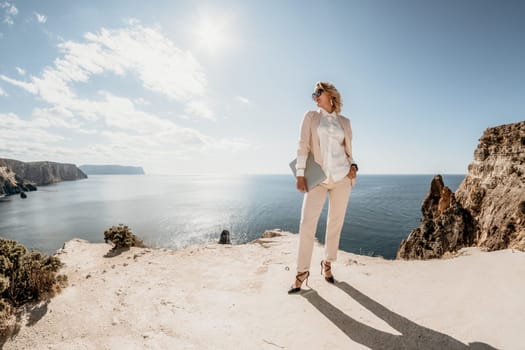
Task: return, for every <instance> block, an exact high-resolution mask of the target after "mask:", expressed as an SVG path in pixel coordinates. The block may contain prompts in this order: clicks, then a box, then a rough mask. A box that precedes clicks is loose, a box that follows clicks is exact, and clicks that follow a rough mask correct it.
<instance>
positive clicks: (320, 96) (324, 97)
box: [312, 88, 333, 113]
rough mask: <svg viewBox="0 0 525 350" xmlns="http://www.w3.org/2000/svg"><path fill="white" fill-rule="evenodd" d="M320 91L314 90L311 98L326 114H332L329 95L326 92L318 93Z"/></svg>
mask: <svg viewBox="0 0 525 350" xmlns="http://www.w3.org/2000/svg"><path fill="white" fill-rule="evenodd" d="M320 90H322V89H319V88H316V89H315V91H314V93H313V94H312V97H313V99H314V101H315V103H317V107H321V108H322V109H324V110H325V111H327V112H330V113H331V112H332V109H333V107H332V105H331V104H330V95H328V93H327V92H326V91H322V92H321V91H320Z"/></svg>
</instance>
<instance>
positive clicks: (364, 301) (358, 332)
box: [301, 282, 496, 350]
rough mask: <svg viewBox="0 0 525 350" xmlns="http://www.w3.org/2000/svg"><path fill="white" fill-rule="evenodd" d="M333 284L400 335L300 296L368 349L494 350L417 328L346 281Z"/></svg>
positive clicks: (310, 294) (320, 300) (318, 298)
mask: <svg viewBox="0 0 525 350" xmlns="http://www.w3.org/2000/svg"><path fill="white" fill-rule="evenodd" d="M335 285H336V286H337V287H338V288H339V289H341V290H342V291H343V292H345V293H346V294H348V295H349V296H350V297H351V298H352V299H354V300H355V301H357V302H358V303H359V304H361V305H362V306H363V307H365V308H366V309H367V310H369V311H370V312H372V313H373V314H375V315H376V316H377V317H379V318H380V319H382V320H384V321H385V322H386V323H388V324H389V325H390V326H391V327H392V328H394V329H396V330H397V331H399V333H401V335H395V334H391V333H388V332H383V331H380V330H378V329H375V328H373V327H370V326H368V325H366V324H363V323H361V322H359V321H357V320H355V319H353V318H352V317H350V316H348V315H347V314H345V313H344V312H342V311H341V310H339V309H337V308H336V307H335V306H333V305H332V304H330V303H329V302H328V301H326V300H325V299H323V298H322V297H321V296H320V295H319V294H318V293H317V292H316V291H315V290H313V289H312V290H311V291H309V292H305V293H302V294H301V295H302V296H303V297H304V298H306V299H307V300H308V301H309V302H310V303H311V304H312V305H313V306H314V307H315V308H316V309H317V310H319V311H320V312H321V313H322V314H323V315H324V316H326V317H327V318H328V319H329V320H330V321H331V322H332V323H333V324H334V325H336V326H337V328H339V329H340V330H341V331H342V332H343V333H345V334H346V335H347V336H348V337H349V338H350V339H352V340H353V341H355V342H357V343H359V344H362V345H365V346H367V347H369V348H371V349H374V350H378V349H389V350H390V349H436V350H442V349H453V350H455V349H476V350H477V349H479V350H489V349H496V348H494V347H492V346H490V345H488V344H485V343H478V342H475V343H470V344H468V345H467V344H464V343H462V342H460V341H459V340H457V339H455V338H453V337H451V336H449V335H446V334H443V333H440V332H437V331H434V330H432V329H429V328H426V327H423V326H420V325H418V324H416V323H414V322H412V321H410V320H409V319H407V318H405V317H403V316H401V315H398V314H396V313H395V312H392V311H391V310H389V309H387V308H386V307H384V306H383V305H381V304H379V303H378V302H376V301H375V300H373V299H371V298H369V297H368V296H366V295H364V294H363V293H361V292H360V291H359V290H357V289H355V288H354V287H352V286H350V285H349V284H348V283H346V282H337V283H336V284H335Z"/></svg>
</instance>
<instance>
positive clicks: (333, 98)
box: [314, 81, 343, 114]
mask: <svg viewBox="0 0 525 350" xmlns="http://www.w3.org/2000/svg"><path fill="white" fill-rule="evenodd" d="M314 89H323V90H324V91H325V92H326V93H327V94H328V95H329V96H330V104H332V105H333V107H334V111H335V112H336V113H337V114H341V108H343V99H342V98H341V94H340V93H339V91H337V89H336V88H335V86H334V84H332V83H329V82H326V81H318V82H317V83H315V87H314Z"/></svg>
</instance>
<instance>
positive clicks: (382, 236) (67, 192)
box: [0, 175, 464, 258]
mask: <svg viewBox="0 0 525 350" xmlns="http://www.w3.org/2000/svg"><path fill="white" fill-rule="evenodd" d="M463 177H464V175H444V176H443V179H444V181H445V184H446V185H447V186H449V187H450V188H451V189H452V190H453V191H455V190H456V188H457V187H458V186H459V184H460V182H461V181H462V180H463ZM431 180H432V175H362V176H360V177H359V180H358V181H359V182H358V185H357V186H356V187H355V188H354V190H353V192H352V196H351V199H350V204H349V207H348V213H347V216H346V220H345V225H344V227H343V232H342V235H341V245H340V247H341V249H343V250H346V251H350V252H354V253H361V254H369V255H371V254H376V255H382V256H384V257H385V258H393V257H395V254H396V251H397V248H398V247H399V243H400V242H401V240H402V239H403V238H406V236H407V235H408V233H409V232H410V230H412V229H413V228H414V227H416V226H417V225H418V224H419V220H420V216H421V215H420V214H421V213H420V206H421V201H422V200H423V197H424V196H425V194H426V193H427V191H428V189H429V186H430V181H431ZM301 204H302V194H300V193H299V192H297V191H296V190H295V180H294V178H293V177H292V176H289V175H251V176H239V177H217V176H203V175H200V176H180V175H179V176H153V175H145V176H129V175H128V176H126V175H123V176H120V175H112V176H101V175H100V176H94V175H93V176H90V177H89V179H87V180H80V181H72V182H62V183H59V184H55V185H50V186H41V187H39V190H38V191H37V192H30V193H29V194H28V198H27V199H25V200H23V199H20V197H18V196H12V199H11V200H10V201H8V202H0V236H3V237H8V238H12V239H16V240H18V241H19V242H21V243H23V244H24V245H26V246H27V247H29V248H35V249H39V250H42V251H45V252H48V253H53V252H54V251H55V250H56V249H58V248H60V247H61V246H62V245H63V243H64V242H65V241H67V240H69V239H71V238H74V237H79V238H83V239H86V240H88V241H91V242H102V241H103V238H104V235H103V232H104V230H105V229H107V228H109V227H111V226H112V225H116V224H119V223H124V224H127V225H128V226H130V227H131V229H132V231H133V233H135V234H137V235H138V236H139V237H141V238H142V239H143V240H144V241H145V242H146V244H148V245H151V246H157V247H167V248H181V247H184V246H187V245H190V244H198V243H204V242H208V241H210V240H217V239H218V236H219V233H220V232H221V230H223V229H228V230H230V232H231V234H232V240H233V242H234V243H244V242H248V241H251V240H253V239H256V238H258V237H259V236H260V235H261V233H262V232H264V231H265V230H267V229H272V228H282V229H283V230H287V231H291V232H297V231H298V226H299V217H300V212H301ZM326 209H327V208H326V206H325V209H324V210H323V214H322V216H321V219H320V221H319V228H318V234H317V237H318V238H319V240H321V241H323V236H324V230H325V222H326Z"/></svg>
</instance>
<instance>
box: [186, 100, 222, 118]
mask: <svg viewBox="0 0 525 350" xmlns="http://www.w3.org/2000/svg"><path fill="white" fill-rule="evenodd" d="M184 111H185V112H186V113H188V114H191V115H194V116H197V117H201V118H205V119H210V120H215V113H213V111H212V110H211V108H210V107H209V105H208V103H206V102H204V101H191V102H189V103H188V104H187V106H186V109H185V110H184Z"/></svg>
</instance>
